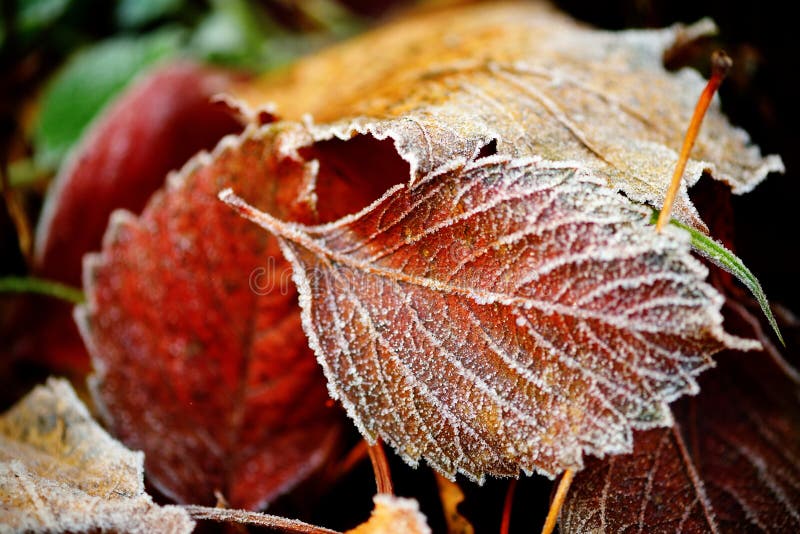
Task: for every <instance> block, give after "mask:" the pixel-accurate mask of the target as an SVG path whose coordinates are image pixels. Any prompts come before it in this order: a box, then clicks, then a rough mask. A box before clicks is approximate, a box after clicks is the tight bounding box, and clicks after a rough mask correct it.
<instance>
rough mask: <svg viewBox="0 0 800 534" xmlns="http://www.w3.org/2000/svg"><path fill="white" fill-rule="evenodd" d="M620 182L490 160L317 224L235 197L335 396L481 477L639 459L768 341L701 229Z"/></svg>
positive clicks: (366, 426)
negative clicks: (744, 356) (258, 232)
mask: <svg viewBox="0 0 800 534" xmlns="http://www.w3.org/2000/svg"><path fill="white" fill-rule="evenodd" d="M603 184H604V181H603V180H602V179H600V178H598V177H597V176H595V175H594V174H592V173H591V172H589V171H587V170H586V169H584V168H582V167H579V166H575V165H569V164H558V163H553V162H542V161H534V160H520V159H510V158H508V157H499V156H497V157H492V158H483V159H480V160H478V161H476V162H470V163H464V162H461V163H460V164H458V163H454V164H451V165H450V166H449V167H445V168H442V169H440V170H438V171H436V172H433V173H431V174H429V175H427V176H425V177H422V178H420V179H419V180H417V181H416V182H415V183H414V184H413V185H412V186H403V185H399V186H397V187H395V188H393V189H392V190H390V191H389V192H387V194H386V195H385V196H384V197H383V198H381V199H380V200H379V201H376V202H375V203H373V204H372V205H371V206H370V207H368V208H366V209H365V210H363V211H362V212H360V213H359V214H357V215H354V216H352V217H346V218H344V219H341V220H339V221H337V222H335V223H331V224H327V225H322V226H314V227H310V226H304V225H300V224H296V223H286V222H283V221H280V220H278V219H276V218H274V217H272V216H271V215H268V214H265V213H261V212H259V211H258V210H256V209H253V208H251V207H249V206H247V205H246V204H244V203H243V202H242V201H241V200H240V199H238V198H237V197H235V196H234V195H232V194H231V192H230V191H226V192H223V193H222V195H221V198H223V199H224V200H225V201H227V202H228V203H230V204H231V205H233V206H234V207H236V208H237V209H238V210H239V211H240V212H241V213H242V214H243V215H244V216H246V217H248V218H250V219H252V220H253V221H255V222H257V223H258V224H260V225H262V226H263V227H264V228H266V229H267V230H269V231H270V232H272V233H274V234H275V235H277V236H278V237H279V239H280V243H281V247H282V250H283V253H284V255H285V256H286V257H287V258H288V259H289V261H290V262H291V264H292V267H293V273H294V274H293V276H294V280H295V283H296V285H297V286H298V288H299V291H300V305H301V307H302V310H303V326H304V329H305V331H306V334H307V335H308V337H309V342H310V344H311V346H312V348H313V349H314V351H315V352H316V354H317V358H318V360H319V362H320V364H321V365H322V367H323V369H324V371H325V374H326V376H327V378H328V383H329V388H330V392H331V394H332V395H334V396H335V397H336V398H337V399H339V400H340V401H341V402H342V404H343V405H344V407H345V408H346V409H347V411H348V414H349V415H350V416H351V418H352V419H353V420H354V421H355V423H356V425H357V426H358V428H359V429H360V430H361V432H362V433H363V434H364V435H365V436H366V437H367V439H368V440H375V439H376V438H379V437H380V438H382V439H383V440H385V441H387V442H388V443H390V444H392V445H393V446H394V448H395V449H396V450H397V451H398V452H399V453H400V454H401V455H402V456H403V457H404V458H405V459H406V461H408V462H409V463H412V464H416V463H417V461H418V460H419V458H420V457H424V458H425V459H426V460H427V461H428V462H429V463H430V464H432V465H433V466H434V467H436V468H437V469H439V470H440V471H441V472H443V473H445V474H447V475H448V476H452V475H453V474H454V473H455V472H456V471H459V472H462V473H464V474H466V475H468V476H469V477H471V478H473V479H476V480H482V478H483V476H484V474H493V475H503V476H517V475H518V473H519V470H520V469H523V470H524V471H526V472H531V471H537V472H540V473H543V474H546V475H548V476H553V475H555V474H557V473H559V472H561V471H563V470H564V469H568V468H571V469H579V468H580V467H581V466H582V456H583V453H584V452H588V453H591V454H596V455H604V454H613V453H620V452H626V451H629V450H630V448H631V428H632V427H633V428H651V427H654V426H663V425H669V424H670V423H671V422H672V418H671V414H670V411H669V407H668V406H667V402H669V401H671V400H673V399H675V398H677V397H679V396H680V395H682V394H684V393H687V392H689V393H694V392H696V391H697V384H696V383H695V380H694V378H693V376H694V375H696V374H697V373H699V372H700V371H702V370H703V369H705V368H708V367H710V366H711V365H713V361H712V360H711V358H710V356H711V354H713V353H715V352H717V351H719V350H721V349H723V348H725V347H738V348H742V349H751V348H756V347H758V346H759V343H758V342H755V341H747V340H742V339H739V338H735V337H733V336H729V335H728V334H726V333H725V332H724V331H723V329H722V316H721V314H720V313H719V309H720V306H721V302H722V298H721V296H720V295H719V294H718V293H717V292H716V291H715V290H714V289H713V288H711V287H710V286H708V285H707V284H706V283H704V282H703V278H704V277H705V275H706V273H707V271H706V269H705V268H704V267H703V266H702V265H700V264H699V263H698V262H697V261H696V260H695V259H693V258H692V257H691V255H690V253H689V243H688V240H687V235H686V234H685V233H683V232H682V231H681V230H679V229H677V228H670V229H669V231H667V232H665V233H664V234H658V233H656V232H655V231H654V230H653V227H652V226H650V225H648V219H649V213H650V212H649V210H647V209H645V208H642V207H641V206H637V205H634V204H631V203H630V202H628V201H627V200H626V199H624V198H622V197H621V196H618V195H617V194H615V193H614V192H612V191H611V190H609V189H608V188H606V187H604V185H603Z"/></svg>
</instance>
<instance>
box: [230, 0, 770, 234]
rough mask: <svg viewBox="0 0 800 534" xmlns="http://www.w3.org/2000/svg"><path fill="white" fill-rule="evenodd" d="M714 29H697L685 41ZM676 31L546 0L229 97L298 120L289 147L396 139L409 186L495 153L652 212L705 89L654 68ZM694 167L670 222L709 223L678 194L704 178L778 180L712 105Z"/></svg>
mask: <svg viewBox="0 0 800 534" xmlns="http://www.w3.org/2000/svg"><path fill="white" fill-rule="evenodd" d="M712 29H713V24H712V23H711V22H710V21H707V20H706V21H703V22H701V23H699V24H698V26H696V27H694V28H692V29H691V31H690V32H691V33H692V34H700V33H703V32H706V33H707V32H708V31H711V30H712ZM681 31H682V28H681V27H679V26H676V27H673V28H669V29H665V30H660V31H626V32H619V33H613V32H607V31H599V30H593V29H591V28H588V27H586V26H583V25H581V24H578V23H576V22H575V21H573V20H571V19H569V18H568V17H566V16H564V15H561V14H559V13H557V12H555V11H554V10H553V9H552V8H551V7H549V6H548V5H546V4H545V3H543V2H542V3H533V2H522V3H518V4H508V3H493V2H491V3H490V2H487V3H483V4H479V5H475V6H469V7H461V8H456V9H443V10H434V11H432V12H430V13H425V14H422V15H418V16H416V17H411V18H408V19H405V20H401V21H398V22H396V23H394V24H391V25H388V26H385V27H383V28H380V29H378V30H376V31H374V32H372V33H370V34H367V35H365V36H363V37H361V38H358V39H354V40H352V41H350V42H348V43H346V44H344V45H341V46H339V47H336V48H333V49H330V50H329V51H326V52H324V53H322V54H319V55H317V56H315V57H312V58H309V59H307V60H304V61H301V62H300V63H298V64H297V65H296V66H295V67H294V68H293V69H291V70H290V71H289V72H288V74H278V75H272V76H269V77H267V78H265V80H264V81H263V83H261V84H259V85H258V86H255V87H254V86H252V85H248V86H243V87H242V88H241V89H240V90H239V91H237V94H238V95H239V96H240V97H241V98H242V99H243V100H244V102H246V106H245V107H248V106H249V107H250V108H252V110H255V109H263V108H266V109H268V110H269V111H270V112H271V114H272V115H273V116H278V117H280V118H282V119H285V120H292V121H301V120H302V121H303V127H300V128H298V129H297V130H298V131H297V132H296V133H295V134H294V139H293V142H295V143H296V144H295V146H301V145H300V143H302V144H310V143H312V142H314V141H320V140H323V139H330V138H340V139H349V138H351V137H352V136H354V135H356V134H365V133H370V134H372V135H374V137H376V138H378V139H385V138H390V139H392V140H393V141H394V145H395V146H396V149H397V151H398V153H399V154H400V155H401V156H402V157H403V158H404V159H405V160H406V161H407V162H408V163H409V164H410V166H411V182H412V183H413V182H414V181H416V180H418V179H420V178H421V177H422V176H425V175H426V174H427V173H428V172H430V171H432V170H433V169H436V168H438V167H440V166H441V165H445V164H447V163H449V162H450V161H451V160H453V159H456V158H464V159H472V158H474V157H475V156H476V155H477V154H479V153H480V152H481V151H482V150H483V151H488V152H492V151H493V150H496V151H497V153H498V154H506V155H510V156H515V157H519V156H539V157H542V158H544V159H547V160H555V161H579V162H580V163H581V164H582V165H584V166H585V167H587V168H588V169H590V170H592V171H593V172H594V173H596V174H597V175H598V176H600V177H601V178H603V179H604V180H607V182H608V185H609V186H610V187H612V188H613V189H617V190H621V191H623V192H624V193H625V194H626V195H627V196H628V197H629V198H631V199H633V200H635V201H637V202H647V203H649V204H651V205H652V206H654V207H657V208H660V207H661V205H662V202H663V199H664V193H665V191H666V188H667V185H668V182H669V179H670V176H671V174H672V171H673V169H674V168H675V163H676V160H677V152H678V151H679V149H680V146H681V143H682V139H683V136H684V133H685V131H686V127H687V125H688V124H689V120H690V117H691V115H692V111H693V108H694V104H695V99H696V98H697V96H698V95H699V94H700V92H701V91H702V88H703V85H704V82H703V80H702V78H701V77H700V76H699V75H698V74H697V73H696V72H694V71H691V70H688V69H687V70H682V71H680V72H677V73H668V72H666V71H665V70H664V68H663V66H662V56H663V53H664V52H665V51H666V50H667V49H669V48H670V47H671V46H672V44H673V43H674V41H675V40H676V39H677V38H678V37H679V36H680V35H681ZM373 51H380V61H376V60H375V56H374V54H373ZM252 110H251V111H249V114H250V116H252V117H255V115H256V114H255V112H254V111H252ZM246 111H247V110H246ZM314 121H317V123H321V124H315V123H314ZM303 137H304V138H305V140H302V139H303ZM301 140H302V141H301ZM693 155H694V159H692V160H691V161H690V162H689V165H688V167H687V170H686V173H685V174H684V183H685V185H684V186H682V191H681V193H680V196H679V198H678V201H677V204H676V217H678V218H680V219H681V220H683V221H684V222H687V223H690V224H693V225H694V226H696V227H698V228H705V225H704V224H703V222H702V221H701V220H700V217H699V215H698V213H697V211H696V210H695V208H694V206H692V204H691V202H690V200H689V198H688V195H687V194H686V186H687V185H688V186H691V185H693V184H694V183H695V182H696V181H697V180H698V179H699V177H700V175H701V174H702V172H703V171H704V170H708V171H710V172H711V174H712V175H713V176H714V177H716V178H717V179H720V180H723V181H724V182H726V183H728V184H730V185H731V187H732V188H733V190H734V192H736V193H743V192H746V191H749V190H751V189H752V188H753V187H754V186H755V185H756V184H757V183H758V182H760V181H761V180H762V179H763V178H764V177H765V176H766V174H767V173H768V172H769V171H778V170H782V169H783V165H782V163H781V161H780V158H779V157H777V156H770V157H768V158H762V157H761V156H760V153H759V150H758V149H757V148H756V147H754V146H752V145H751V144H750V141H749V138H748V136H747V135H746V134H745V133H744V132H742V131H741V130H738V129H735V128H732V127H731V126H730V125H729V124H728V122H727V120H726V119H725V118H724V116H723V115H722V113H721V112H720V110H719V106H718V102H715V103H714V104H712V107H711V109H710V111H709V113H708V116H707V117H706V119H705V122H704V125H703V129H702V132H701V134H700V138H699V139H698V142H697V145H696V146H695V149H694V152H693ZM321 198H324V197H321Z"/></svg>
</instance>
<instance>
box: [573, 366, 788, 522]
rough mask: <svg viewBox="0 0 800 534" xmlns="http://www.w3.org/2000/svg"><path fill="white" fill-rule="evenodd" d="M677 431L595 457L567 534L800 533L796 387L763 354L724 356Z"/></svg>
mask: <svg viewBox="0 0 800 534" xmlns="http://www.w3.org/2000/svg"><path fill="white" fill-rule="evenodd" d="M718 361H719V362H720V366H719V368H718V369H715V370H714V371H711V372H710V373H708V374H707V375H705V376H703V377H702V378H701V380H700V383H701V385H702V391H701V393H700V395H699V396H698V397H696V398H689V399H683V400H681V401H679V402H678V403H676V405H675V406H674V411H675V418H676V423H675V426H674V427H673V428H669V429H658V430H649V431H647V432H641V433H637V434H636V437H635V447H634V452H633V454H630V455H625V456H615V457H612V458H608V459H606V460H598V459H591V460H589V461H588V462H587V466H586V469H585V470H584V471H582V472H581V473H578V475H577V476H576V478H575V481H574V482H573V484H572V487H571V489H570V494H569V497H568V498H567V501H566V503H565V505H564V508H563V510H562V514H561V531H562V532H565V533H573V532H575V533H577V532H581V533H583V532H634V531H636V532H798V531H800V403H798V390H797V385H796V384H795V383H792V381H791V380H789V379H788V378H787V377H786V376H785V375H783V374H782V373H781V371H780V370H779V369H777V367H776V366H775V365H774V364H773V363H772V361H771V360H770V359H769V357H768V356H767V355H766V354H739V353H734V352H726V353H723V354H720V355H719V356H718Z"/></svg>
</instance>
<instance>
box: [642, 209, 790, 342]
mask: <svg viewBox="0 0 800 534" xmlns="http://www.w3.org/2000/svg"><path fill="white" fill-rule="evenodd" d="M658 214H659V211H658V210H653V216H652V217H651V219H650V222H651V224H655V222H656V221H657V220H658ZM669 223H670V224H671V225H672V226H676V227H678V228H680V229H681V230H684V231H686V232H688V234H689V236H690V237H691V240H692V241H691V242H692V248H693V249H694V250H695V251H697V252H698V253H699V254H700V255H701V256H703V257H704V258H706V259H707V260H709V261H710V262H711V263H713V264H714V265H716V266H717V267H719V268H720V269H722V270H724V271H727V272H729V273H730V274H732V275H733V276H735V277H736V278H737V279H738V280H739V281H740V282H741V283H742V284H744V285H745V287H746V288H747V289H749V290H750V293H752V294H753V297H755V299H756V301H757V302H758V305H759V306H761V311H762V312H763V313H764V316H765V317H766V318H767V322H769V325H770V326H771V327H772V329H773V330H774V331H775V335H776V336H778V339H779V340H780V342H781V344H783V345H784V346H785V345H786V343H785V342H784V341H783V336H782V335H781V332H780V330H779V329H778V323H777V322H776V321H775V316H773V315H772V310H771V309H770V307H769V302H768V301H767V295H766V294H764V290H763V289H762V288H761V283H760V282H759V281H758V279H757V278H756V277H755V275H754V274H753V273H752V272H750V269H748V268H747V267H746V266H745V264H744V263H743V262H742V260H740V259H739V258H738V257H737V256H736V255H735V254H734V253H733V252H731V251H730V250H728V249H726V248H725V246H724V245H722V243H719V242H717V241H715V240H714V239H712V238H710V237H708V236H707V235H705V234H704V233H702V232H700V231H698V230H695V229H694V228H692V227H690V226H687V225H685V224H683V223H681V222H679V221H676V220H675V219H672V220H670V222H669Z"/></svg>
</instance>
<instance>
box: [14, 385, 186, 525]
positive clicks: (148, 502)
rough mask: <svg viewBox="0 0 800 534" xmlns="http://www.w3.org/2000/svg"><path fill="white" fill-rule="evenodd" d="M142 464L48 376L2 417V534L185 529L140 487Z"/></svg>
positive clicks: (178, 513)
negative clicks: (17, 533) (5, 533)
mask: <svg viewBox="0 0 800 534" xmlns="http://www.w3.org/2000/svg"><path fill="white" fill-rule="evenodd" d="M142 462H143V457H142V453H141V452H133V451H130V450H128V449H126V448H125V447H124V446H123V445H122V444H121V443H119V442H118V441H116V440H114V439H113V438H112V437H111V436H109V435H108V434H106V433H105V431H103V429H101V428H100V427H99V426H98V425H97V424H96V423H95V422H94V421H93V420H92V418H91V416H90V415H89V412H88V411H87V410H86V407H85V406H84V405H83V403H81V401H80V400H79V399H78V397H77V396H76V395H75V392H74V391H73V390H72V388H71V387H70V385H69V383H68V382H66V381H64V380H55V379H50V380H48V382H47V385H45V386H40V387H37V388H36V389H34V390H33V391H32V392H31V393H30V394H29V395H28V396H27V397H25V398H24V399H22V400H21V401H19V403H17V404H16V405H15V406H14V407H12V408H11V409H10V410H9V411H8V412H6V413H5V414H3V416H2V417H0V532H22V531H25V532H65V531H70V532H87V531H93V532H94V531H101V530H102V531H114V532H130V533H146V532H154V531H158V532H170V533H175V534H178V533H188V532H191V531H192V529H193V528H194V522H193V521H192V520H191V519H190V518H189V516H188V514H187V513H186V512H185V511H183V510H182V509H181V508H178V507H176V506H163V507H162V506H158V505H156V504H154V503H153V501H152V499H151V498H150V496H149V495H147V494H146V493H145V492H144V482H143V478H142V470H143V467H142Z"/></svg>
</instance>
